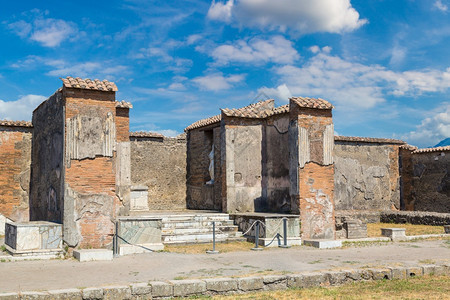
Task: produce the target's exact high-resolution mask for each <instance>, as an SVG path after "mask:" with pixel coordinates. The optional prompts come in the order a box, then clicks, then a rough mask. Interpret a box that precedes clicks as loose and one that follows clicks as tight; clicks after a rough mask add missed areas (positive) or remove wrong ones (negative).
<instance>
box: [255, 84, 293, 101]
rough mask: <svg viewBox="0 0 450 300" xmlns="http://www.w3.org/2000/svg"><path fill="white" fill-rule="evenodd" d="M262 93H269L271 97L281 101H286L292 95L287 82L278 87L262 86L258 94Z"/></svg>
mask: <svg viewBox="0 0 450 300" xmlns="http://www.w3.org/2000/svg"><path fill="white" fill-rule="evenodd" d="M261 93H262V94H264V95H267V96H268V97H270V98H273V99H276V100H281V101H286V99H289V98H291V97H292V93H291V91H290V90H289V88H288V87H287V85H285V84H282V85H279V86H278V87H276V88H267V87H262V88H260V89H258V94H261Z"/></svg>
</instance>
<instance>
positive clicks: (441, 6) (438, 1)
mask: <svg viewBox="0 0 450 300" xmlns="http://www.w3.org/2000/svg"><path fill="white" fill-rule="evenodd" d="M433 6H434V7H436V8H437V9H439V10H440V11H443V12H446V11H448V6H447V5H445V4H444V3H442V0H436V1H435V2H434V5H433Z"/></svg>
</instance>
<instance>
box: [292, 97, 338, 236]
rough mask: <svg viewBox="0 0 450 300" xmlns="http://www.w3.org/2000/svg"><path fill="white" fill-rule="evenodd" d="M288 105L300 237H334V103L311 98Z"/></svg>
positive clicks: (294, 195) (294, 200)
mask: <svg viewBox="0 0 450 300" xmlns="http://www.w3.org/2000/svg"><path fill="white" fill-rule="evenodd" d="M289 105H290V108H289V118H290V127H289V150H290V157H289V159H290V181H291V188H290V194H291V208H292V209H291V210H292V213H300V221H301V231H302V238H303V239H305V238H308V239H334V238H335V224H334V223H335V221H334V200H333V192H334V163H333V147H334V128H333V119H332V108H333V106H332V105H331V104H330V103H329V102H327V101H325V100H322V99H312V98H291V99H290V104H289Z"/></svg>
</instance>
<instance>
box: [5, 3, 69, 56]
mask: <svg viewBox="0 0 450 300" xmlns="http://www.w3.org/2000/svg"><path fill="white" fill-rule="evenodd" d="M37 14H38V15H37V16H34V18H33V20H31V21H29V22H27V21H24V20H20V21H17V22H13V23H10V24H9V25H8V27H9V28H10V29H11V30H12V31H14V32H15V33H16V34H17V35H18V36H20V37H21V38H28V39H30V40H32V41H36V42H38V43H40V44H42V45H43V46H45V47H57V46H59V45H60V44H61V43H62V42H63V41H64V40H67V39H70V38H73V37H75V36H76V34H77V33H78V29H77V26H76V24H75V23H73V22H67V21H64V20H60V19H52V18H45V17H44V16H43V15H42V14H41V13H40V12H39V11H37Z"/></svg>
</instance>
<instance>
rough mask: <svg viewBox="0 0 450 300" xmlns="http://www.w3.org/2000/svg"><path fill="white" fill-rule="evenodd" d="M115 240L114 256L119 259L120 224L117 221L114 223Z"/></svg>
mask: <svg viewBox="0 0 450 300" xmlns="http://www.w3.org/2000/svg"><path fill="white" fill-rule="evenodd" d="M114 227H115V229H114V239H113V256H114V257H119V242H118V238H117V235H118V232H119V222H118V221H116V222H115V223H114Z"/></svg>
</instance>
